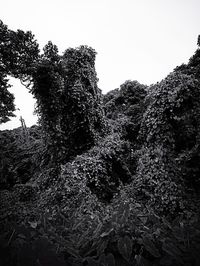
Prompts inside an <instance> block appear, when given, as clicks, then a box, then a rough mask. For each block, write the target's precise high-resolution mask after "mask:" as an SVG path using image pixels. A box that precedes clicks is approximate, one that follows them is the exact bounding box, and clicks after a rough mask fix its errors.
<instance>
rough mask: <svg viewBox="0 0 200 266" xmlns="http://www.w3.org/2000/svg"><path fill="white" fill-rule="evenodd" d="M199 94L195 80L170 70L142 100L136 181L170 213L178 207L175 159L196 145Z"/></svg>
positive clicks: (178, 174)
mask: <svg viewBox="0 0 200 266" xmlns="http://www.w3.org/2000/svg"><path fill="white" fill-rule="evenodd" d="M199 94H200V90H199V83H198V80H196V79H195V78H194V77H193V76H189V75H186V74H182V73H180V72H174V73H171V74H170V75H169V76H168V77H167V78H166V79H165V80H163V81H161V82H160V83H158V84H156V85H155V86H153V87H152V88H151V89H150V90H149V94H148V96H147V99H146V100H147V101H148V102H149V104H148V107H147V110H146V112H145V114H144V117H143V122H142V126H141V130H140V136H139V140H140V141H141V143H142V149H141V154H140V158H139V164H138V183H139V184H140V185H141V184H143V189H144V191H146V192H147V194H148V197H150V200H151V201H153V202H154V203H155V202H157V204H158V205H159V210H162V209H163V210H164V209H165V210H166V211H167V210H169V209H170V211H172V212H173V210H174V211H175V210H177V208H181V202H182V201H181V194H182V193H183V190H184V188H183V183H182V182H183V179H182V177H183V176H182V173H183V172H182V168H180V166H179V165H178V162H180V159H181V158H182V159H183V156H181V152H183V151H185V155H186V154H188V153H191V151H192V149H196V148H197V147H196V144H198V143H197V142H196V141H198V138H199V137H198V136H199V121H200V120H199V117H200V116H199V115H200V112H199V111H200V109H199V108H200V102H199ZM186 157H187V156H186ZM185 159H186V158H185ZM181 163H182V166H184V165H185V163H186V161H184V159H183V160H182V162H181ZM188 178H190V179H192V178H193V177H192V176H188ZM191 181H192V180H191ZM193 181H194V180H193Z"/></svg>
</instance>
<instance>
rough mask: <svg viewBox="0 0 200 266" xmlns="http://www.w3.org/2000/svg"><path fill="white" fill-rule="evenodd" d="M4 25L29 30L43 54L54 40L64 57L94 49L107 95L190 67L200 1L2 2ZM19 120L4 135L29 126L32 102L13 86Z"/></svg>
mask: <svg viewBox="0 0 200 266" xmlns="http://www.w3.org/2000/svg"><path fill="white" fill-rule="evenodd" d="M0 19H1V20H2V21H3V22H4V23H5V24H6V25H8V27H9V28H10V29H13V30H17V29H22V30H24V31H26V30H31V31H32V32H33V34H34V35H35V37H36V39H37V41H38V43H39V44H40V48H41V49H42V47H43V46H44V45H45V44H46V43H47V42H48V41H49V40H51V41H52V42H53V43H54V44H56V45H57V46H58V48H59V51H60V53H62V52H64V50H65V49H67V48H69V47H77V46H79V45H84V44H86V45H89V46H92V47H93V48H94V49H95V50H96V51H97V53H98V55H97V58H96V71H97V75H98V78H99V87H100V88H101V89H102V91H103V93H106V92H107V91H109V90H112V89H115V88H117V87H119V86H120V84H122V83H123V82H124V81H126V80H128V79H131V80H138V81H139V82H140V83H143V84H147V85H150V84H152V83H155V82H157V81H160V80H161V79H162V78H164V77H165V76H166V75H167V74H168V73H169V72H171V71H172V70H173V69H174V67H176V66H177V65H180V64H181V63H184V62H185V63H187V61H188V59H189V58H190V56H192V54H193V53H194V51H195V50H196V48H197V46H196V43H197V36H198V35H199V34H200V1H199V0H56V1H55V0H17V1H15V0H1V8H0ZM12 84H13V85H14V86H13V88H11V89H10V91H11V92H13V93H14V94H15V97H16V102H15V103H16V107H17V108H19V109H20V111H17V112H16V114H17V118H15V119H13V120H12V121H11V122H8V123H6V124H3V125H1V126H0V129H5V128H9V129H11V128H13V127H18V126H20V122H19V116H20V115H22V116H23V118H24V119H25V121H26V124H27V125H28V126H30V125H32V124H34V123H35V122H36V120H37V118H36V117H34V116H33V115H32V113H33V109H34V101H33V99H32V96H31V95H30V94H28V92H27V90H26V89H25V88H23V87H21V85H20V82H19V81H14V80H12Z"/></svg>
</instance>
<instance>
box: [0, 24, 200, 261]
mask: <svg viewBox="0 0 200 266" xmlns="http://www.w3.org/2000/svg"><path fill="white" fill-rule="evenodd" d="M0 25H1V27H0V29H1V32H0V34H1V43H0V56H1V69H0V71H1V88H0V89H1V91H0V96H1V99H0V100H1V102H2V104H1V107H0V119H1V120H0V121H1V122H6V121H7V120H8V117H9V116H11V115H12V112H13V111H14V105H13V97H12V95H11V94H9V92H8V91H7V89H8V86H9V85H8V83H7V79H6V76H7V75H12V76H14V77H17V78H20V80H21V81H22V82H25V83H26V85H27V87H28V86H29V88H30V90H31V92H32V94H33V95H34V97H35V98H36V100H37V109H36V111H37V113H38V115H39V122H40V126H39V127H38V126H34V127H32V128H30V129H27V128H26V127H23V126H22V127H21V128H18V129H14V130H12V131H7V130H6V131H1V132H0V185H1V189H0V202H1V206H0V250H1V251H3V252H2V254H3V256H1V257H0V264H1V265H6V266H22V265H31V266H36V265H42V266H44V265H60V266H63V265H71V266H88V265H89V266H92V265H98V266H103V265H104V266H105V265H107V266H115V265H116V266H118V265H120V266H121V265H122V266H135V265H137V266H150V265H163V266H179V265H188V266H189V265H194V266H198V265H199V261H200V257H199V250H200V241H199V239H200V227H199V225H200V215H199V208H200V195H199V191H200V178H199V176H200V164H199V160H200V133H199V132H200V75H199V73H200V72H199V70H200V52H199V51H200V50H199V48H198V49H197V51H196V52H195V54H194V55H193V56H192V57H191V58H190V60H189V62H188V64H185V65H182V66H180V67H177V68H176V69H175V70H174V71H173V72H172V73H170V74H169V75H168V76H167V77H166V78H165V79H163V80H162V81H160V82H159V83H157V84H154V85H152V86H150V87H147V86H145V85H142V84H140V83H139V82H137V81H130V80H129V81H126V82H125V83H124V84H122V85H121V86H120V88H119V89H115V90H114V91H111V92H109V93H107V94H106V95H101V91H100V89H99V88H98V86H97V81H98V79H97V76H96V71H95V56H96V52H95V51H94V50H93V49H92V48H90V47H87V46H80V47H78V48H69V49H67V50H66V51H65V52H64V54H63V55H62V56H61V55H59V53H58V48H57V47H56V45H54V44H52V42H49V43H48V44H47V45H46V46H45V47H44V50H43V53H42V54H39V51H38V45H37V43H36V42H35V40H34V37H33V35H32V33H31V32H27V33H24V32H23V31H17V32H14V31H11V30H9V29H8V28H7V26H5V25H4V24H3V23H2V22H1V24H0ZM198 45H199V38H198ZM58 170H59V171H58Z"/></svg>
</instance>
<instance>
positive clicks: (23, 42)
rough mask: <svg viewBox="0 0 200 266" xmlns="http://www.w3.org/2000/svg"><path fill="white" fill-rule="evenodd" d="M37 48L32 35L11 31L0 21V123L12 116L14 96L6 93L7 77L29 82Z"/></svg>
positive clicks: (7, 86) (36, 57)
mask: <svg viewBox="0 0 200 266" xmlns="http://www.w3.org/2000/svg"><path fill="white" fill-rule="evenodd" d="M38 57H39V48H38V44H37V42H36V40H34V35H33V34H32V33H31V32H30V31H27V32H24V31H22V30H17V31H16V32H15V31H12V30H9V29H8V27H7V26H6V25H5V24H4V23H3V22H2V21H1V20H0V123H5V122H7V121H8V120H9V117H12V116H14V114H13V111H14V110H15V107H14V96H13V95H12V94H11V93H10V92H9V91H8V88H9V87H10V85H9V84H8V79H7V78H6V76H7V75H10V76H13V77H15V78H19V79H20V80H21V81H30V79H31V75H32V73H33V71H34V64H35V62H36V61H37V60H38Z"/></svg>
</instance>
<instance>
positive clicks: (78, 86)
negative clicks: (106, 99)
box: [32, 43, 105, 162]
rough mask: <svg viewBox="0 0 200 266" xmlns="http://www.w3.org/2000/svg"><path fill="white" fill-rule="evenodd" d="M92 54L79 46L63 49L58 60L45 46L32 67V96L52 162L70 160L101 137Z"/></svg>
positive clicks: (101, 126) (99, 109)
mask: <svg viewBox="0 0 200 266" xmlns="http://www.w3.org/2000/svg"><path fill="white" fill-rule="evenodd" d="M95 54H96V53H95V51H94V50H93V49H92V48H89V47H86V46H81V47H79V48H76V49H72V48H70V49H68V50H66V51H65V53H64V55H63V56H62V57H61V56H59V55H58V54H57V49H56V46H53V45H52V44H51V43H49V44H48V45H47V46H46V47H45V48H44V55H43V56H42V58H41V60H40V61H39V63H38V64H37V66H36V72H35V73H34V75H33V81H34V86H33V88H32V93H33V94H34V96H35V97H36V99H37V105H38V106H37V111H38V113H39V114H40V122H41V125H42V128H43V130H44V132H45V137H46V142H47V145H48V148H49V151H50V153H51V154H52V156H53V160H54V161H59V162H62V161H63V160H66V159H67V160H69V159H70V158H71V157H72V158H73V156H75V155H77V154H80V153H82V152H83V151H85V150H87V149H88V148H90V147H92V146H93V145H94V144H95V143H96V142H97V140H98V138H99V136H102V135H103V134H104V131H105V122H104V118H103V111H102V108H101V93H100V90H99V89H98V87H97V77H96V72H95V66H94V62H95Z"/></svg>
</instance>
